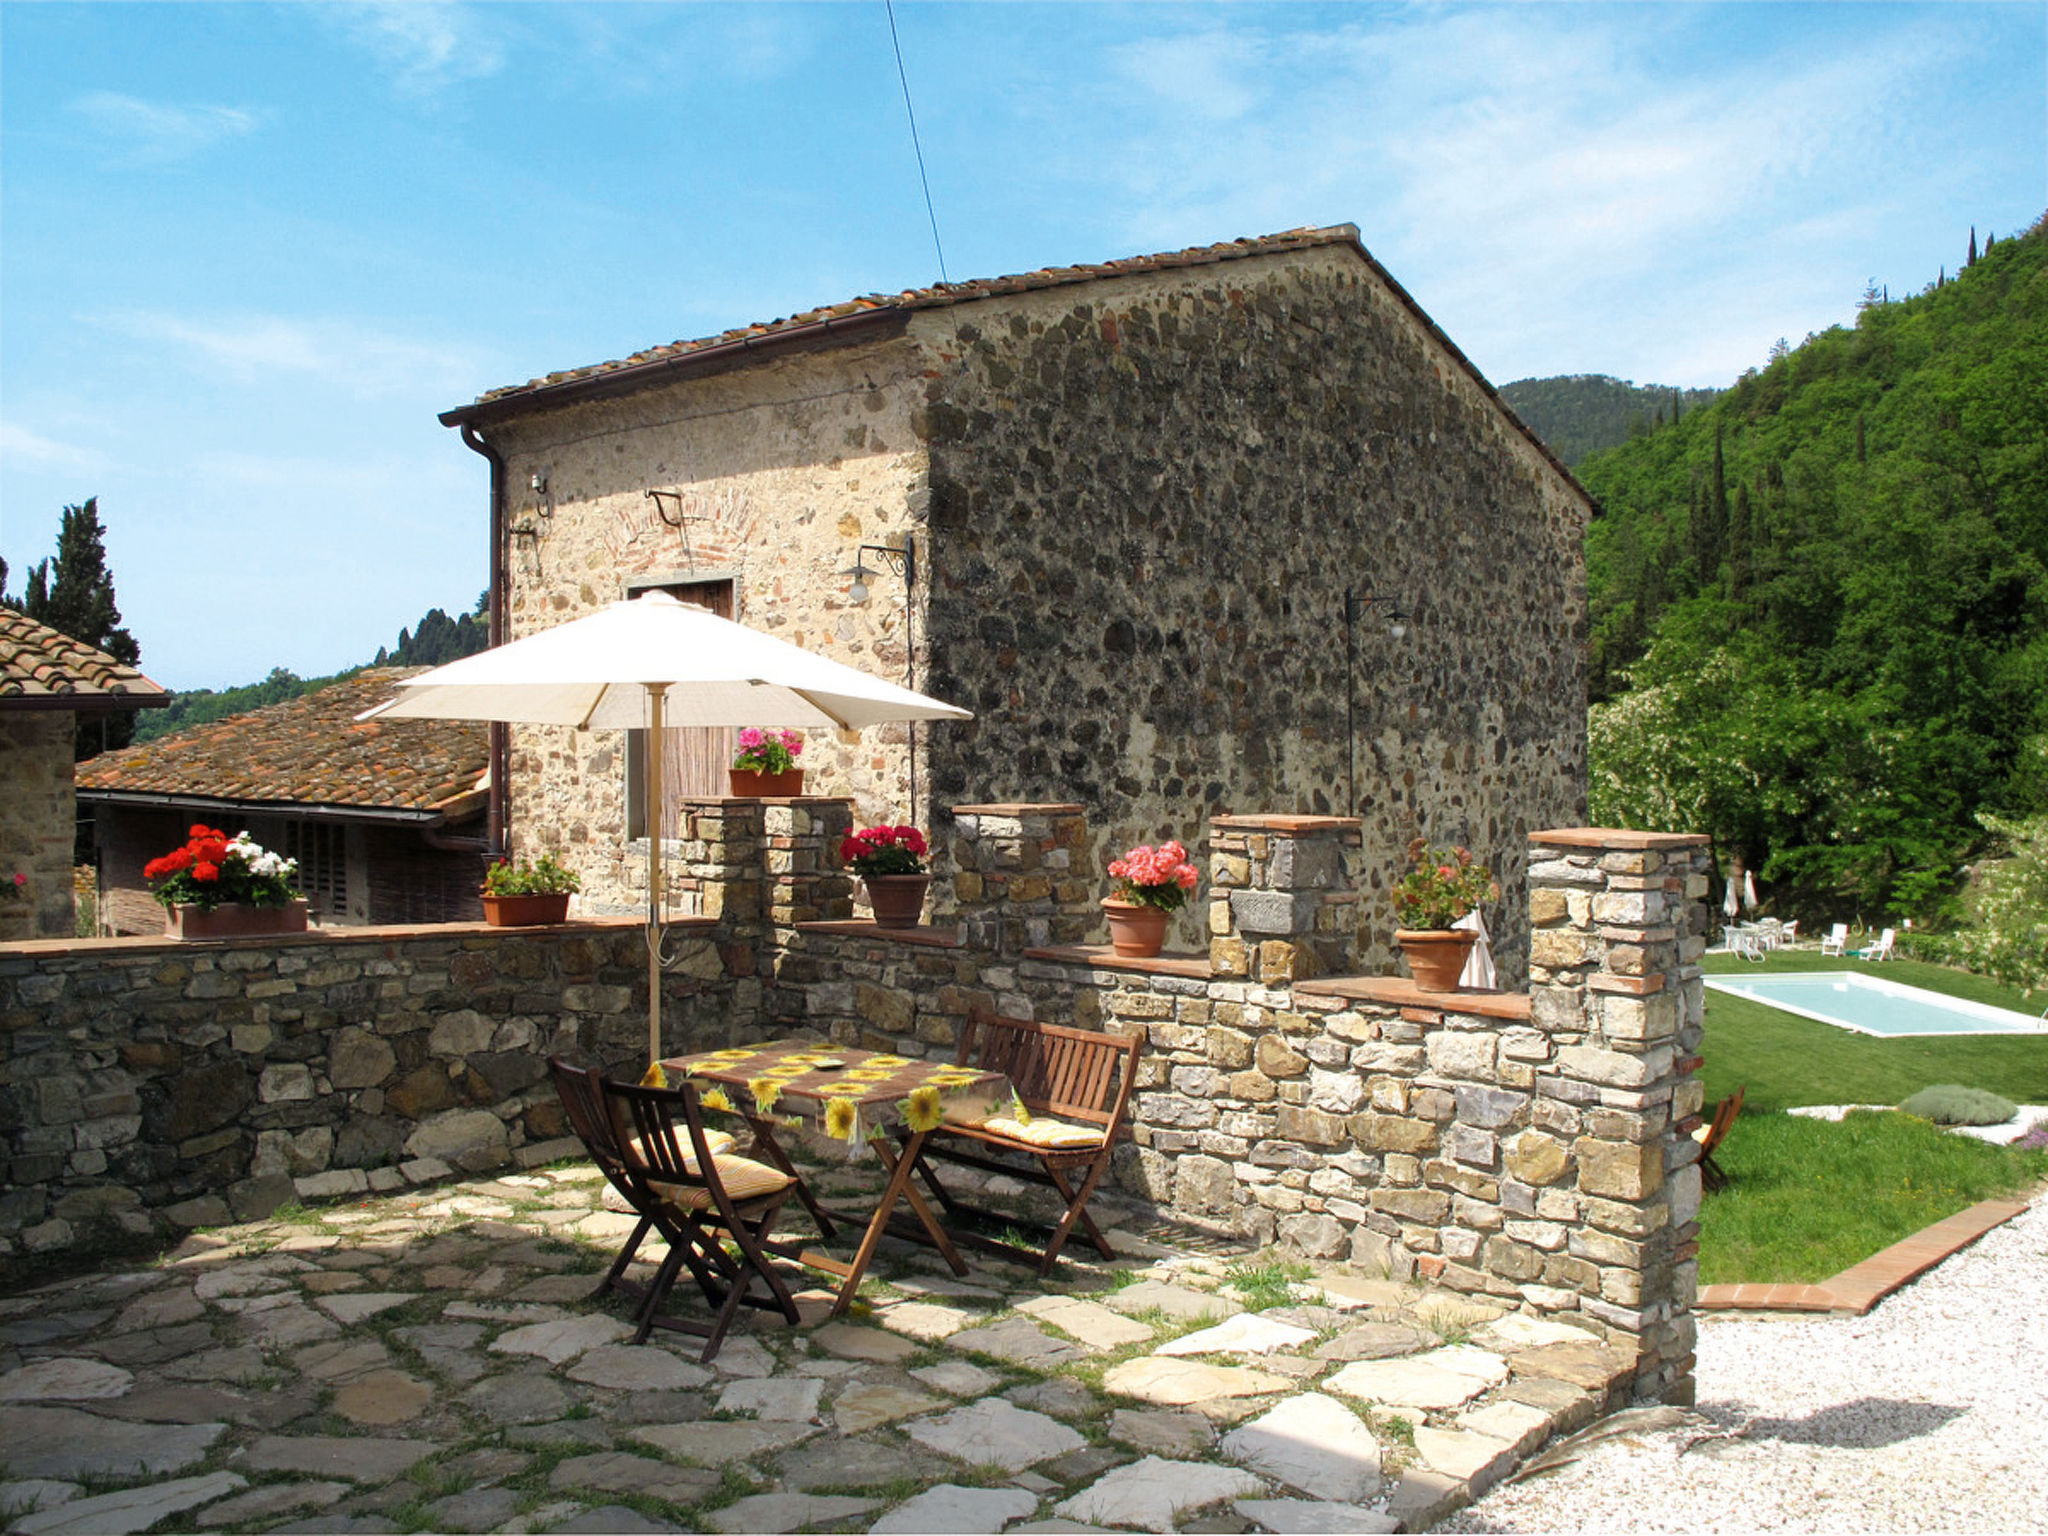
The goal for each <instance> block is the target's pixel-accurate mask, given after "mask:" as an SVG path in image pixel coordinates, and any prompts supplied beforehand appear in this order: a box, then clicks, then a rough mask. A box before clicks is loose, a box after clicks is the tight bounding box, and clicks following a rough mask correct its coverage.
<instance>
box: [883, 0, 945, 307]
mask: <svg viewBox="0 0 2048 1536" xmlns="http://www.w3.org/2000/svg"><path fill="white" fill-rule="evenodd" d="M882 8H883V9H884V10H886V11H887V12H888V13H889V42H890V45H891V46H892V47H894V48H895V50H896V78H897V79H898V80H900V81H901V82H902V83H903V110H904V112H905V114H906V115H908V117H909V118H910V147H911V149H912V151H913V152H914V153H915V154H916V155H917V184H918V185H919V186H920V187H922V188H924V212H925V217H926V218H928V219H930V220H931V221H932V249H933V250H935V251H937V252H938V253H939V281H940V282H942V283H944V282H949V281H951V279H950V278H948V277H947V276H946V248H945V246H943V245H941V244H940V243H939V216H938V214H937V212H936V211H935V210H934V209H933V208H932V184H931V181H930V179H929V178H928V177H927V176H926V175H925V173H924V146H923V145H921V144H919V143H918V141H917V108H915V107H913V106H912V105H911V104H910V76H909V75H908V74H907V73H905V71H904V68H903V42H902V40H901V39H900V38H898V37H897V36H896V3H895V0H882Z"/></svg>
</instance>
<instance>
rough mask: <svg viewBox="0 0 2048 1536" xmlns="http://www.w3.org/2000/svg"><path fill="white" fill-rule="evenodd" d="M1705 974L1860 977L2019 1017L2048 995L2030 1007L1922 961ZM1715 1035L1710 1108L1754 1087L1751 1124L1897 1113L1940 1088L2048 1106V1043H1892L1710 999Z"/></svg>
mask: <svg viewBox="0 0 2048 1536" xmlns="http://www.w3.org/2000/svg"><path fill="white" fill-rule="evenodd" d="M1704 966H1705V969H1706V970H1708V971H1709V972H1714V973H1721V974H1736V973H1739V974H1742V975H1755V974H1757V973H1758V972H1759V971H1760V970H1761V971H1762V972H1763V973H1764V974H1766V975H1769V974H1771V973H1774V972H1789V971H1807V972H1811V971H1855V970H1861V971H1865V972H1869V973H1871V974H1873V975H1881V976H1883V977H1884V978H1885V979H1886V980H1887V981H1896V982H1901V983H1903V984H1905V985H1906V986H1912V987H1923V988H1925V989H1926V990H1927V991H1929V992H1941V993H1944V994H1946V995H1947V996H1950V997H1960V998H1966V999H1968V1000H1970V1001H1972V1002H1979V1003H1989V1004H1991V1005H1992V1006H1993V1007H1997V1008H2010V1009H2012V1010H2013V1011H2014V1012H2016V1013H2028V1014H2038V1013H2039V1012H2040V1011H2041V997H2040V994H2039V993H2035V994H2034V995H2033V996H2032V997H2031V998H2029V997H2028V996H2027V995H2026V994H2024V993H2022V992H2021V991H2020V990H2019V989H2018V988H2016V987H2006V986H2001V985H2000V984H1999V983H1997V982H1994V981H1987V980H1986V979H1985V978H1984V977H1982V976H1972V975H1971V974H1970V973H1969V972H1967V971H1957V970H1951V969H1949V968H1948V967H1947V966H1941V965H1926V964H1922V963H1920V962H1918V961H1913V960H1893V961H1888V962H1887V963H1885V964H1884V965H1881V966H1872V965H1870V964H1868V963H1867V962H1865V961H1860V960H1842V959H1838V958H1836V957H1835V956H1833V955H1829V956H1825V957H1823V956H1821V955H1818V954H1815V953H1814V952H1813V951H1811V950H1789V951H1788V950H1779V951H1776V952H1774V953H1772V954H1770V955H1767V956H1766V957H1765V963H1764V965H1762V966H1761V967H1759V966H1756V965H1754V964H1752V963H1750V962H1748V961H1743V960H1736V959H1732V958H1727V957H1723V956H1718V955H1716V956H1709V957H1708V958H1707V960H1706V961H1705V962H1704ZM1706 1029H1707V1033H1706V1045H1705V1048H1704V1049H1703V1051H1702V1052H1701V1054H1702V1055H1703V1056H1704V1057H1705V1058H1706V1065H1705V1067H1704V1069H1703V1070H1702V1073H1701V1076H1702V1078H1703V1080H1704V1081H1705V1083H1706V1090H1707V1102H1708V1103H1709V1104H1712V1103H1714V1102H1715V1101H1716V1100H1718V1099H1720V1098H1722V1097H1724V1096H1726V1095H1728V1094H1731V1093H1733V1092H1734V1091H1735V1090H1736V1089H1737V1088H1738V1087H1745V1086H1746V1087H1747V1089H1748V1093H1747V1096H1746V1097H1745V1098H1744V1100H1743V1114H1744V1115H1745V1117H1746V1116H1747V1115H1748V1114H1750V1113H1751V1112H1752V1111H1753V1110H1774V1109H1789V1108H1792V1107H1793V1106H1794V1105H1800V1104H1897V1103H1900V1102H1902V1101H1903V1100H1905V1099H1907V1098H1909V1097H1911V1096H1912V1095H1913V1094H1915V1093H1918V1092H1919V1091H1920V1090H1921V1089H1922V1088H1926V1087H1929V1086H1931V1085H1932V1084H1935V1083H1960V1084H1962V1085H1963V1086H1965V1087H1968V1088H1983V1089H1987V1090H1989V1091H1990V1092H1992V1093H1998V1094H2003V1095H2004V1096H2005V1097H2006V1098H2008V1099H2011V1100H2013V1101H2014V1102H2015V1103H2018V1104H2048V1034H2042V1035H2033V1036H2027V1035H1957V1036H1952V1037H1948V1038H1942V1037H1938V1036H1919V1037H1914V1038H1909V1039H1899V1040H1886V1039H1881V1038H1879V1037H1877V1036H1874V1035H1859V1034H1856V1033H1855V1032H1854V1031H1852V1030H1847V1029H1838V1028H1836V1027H1835V1026H1834V1025H1832V1024H1823V1023H1821V1022H1820V1021H1819V1020H1817V1019H1802V1018H1800V1017H1799V1016H1798V1015H1797V1014H1791V1013H1786V1012H1785V1011H1784V1010H1782V1009H1779V1008H1770V1007H1766V1006H1765V1005H1764V1004H1762V1003H1755V1002H1751V1001H1750V1000H1749V999H1748V998H1743V997H1731V996H1729V995H1728V994H1727V993H1725V992H1715V991H1713V990H1711V989H1710V990H1709V991H1708V993H1707V1013H1706ZM1745 1128H1746V1126H1745ZM1738 1134H1739V1132H1738Z"/></svg>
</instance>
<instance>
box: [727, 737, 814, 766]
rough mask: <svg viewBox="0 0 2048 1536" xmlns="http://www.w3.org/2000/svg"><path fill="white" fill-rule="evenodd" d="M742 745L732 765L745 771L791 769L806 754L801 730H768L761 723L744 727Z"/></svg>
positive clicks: (740, 743)
mask: <svg viewBox="0 0 2048 1536" xmlns="http://www.w3.org/2000/svg"><path fill="white" fill-rule="evenodd" d="M739 746H740V749H739V751H737V752H735V753H734V754H733V759H732V765H733V767H735V768H737V769H739V770H740V771H741V772H742V773H787V772H789V771H790V769H792V768H794V767H795V766H796V760H797V759H798V758H800V757H802V756H803V755H804V738H803V733H802V732H801V731H764V730H762V729H761V727H759V726H758V725H748V726H742V727H741V728H740V733H739Z"/></svg>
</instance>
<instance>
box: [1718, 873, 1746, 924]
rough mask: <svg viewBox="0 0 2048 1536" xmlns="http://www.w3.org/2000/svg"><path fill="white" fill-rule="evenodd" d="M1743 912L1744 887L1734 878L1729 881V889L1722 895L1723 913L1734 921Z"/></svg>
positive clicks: (1730, 920) (1729, 919)
mask: <svg viewBox="0 0 2048 1536" xmlns="http://www.w3.org/2000/svg"><path fill="white" fill-rule="evenodd" d="M1741 912H1742V887H1741V886H1739V885H1737V884H1736V883H1735V882H1734V880H1732V879H1731V880H1730V881H1729V882H1728V889H1727V891H1726V892H1725V893H1724V894H1723V895H1722V897H1721V915H1722V916H1723V917H1725V918H1727V919H1728V921H1729V922H1731V923H1732V922H1734V921H1735V919H1736V918H1737V916H1739V915H1740V914H1741Z"/></svg>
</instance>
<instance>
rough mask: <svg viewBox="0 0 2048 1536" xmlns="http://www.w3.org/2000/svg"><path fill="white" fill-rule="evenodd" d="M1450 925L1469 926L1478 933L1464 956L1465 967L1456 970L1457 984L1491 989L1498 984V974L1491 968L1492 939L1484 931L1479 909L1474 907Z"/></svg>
mask: <svg viewBox="0 0 2048 1536" xmlns="http://www.w3.org/2000/svg"><path fill="white" fill-rule="evenodd" d="M1451 926H1452V927H1453V928H1469V929H1470V930H1471V931H1472V932H1474V933H1476V934H1478V935H1479V937H1478V939H1477V940H1476V941H1474V943H1473V945H1472V948H1471V950H1470V952H1468V953H1467V954H1466V956H1465V969H1464V970H1462V971H1460V972H1458V985H1459V986H1461V987H1479V988H1483V989H1484V990H1486V991H1489V992H1490V991H1492V990H1493V989H1494V988H1495V987H1497V986H1499V985H1500V976H1499V973H1498V972H1496V971H1495V970H1494V968H1493V941H1492V939H1491V938H1490V937H1489V936H1488V935H1487V932H1486V919H1485V918H1483V917H1481V916H1480V915H1479V909H1478V908H1477V907H1474V908H1473V909H1472V910H1471V911H1470V912H1467V913H1466V914H1465V915H1464V916H1463V917H1461V918H1459V919H1458V920H1457V921H1456V922H1455V923H1453V924H1451Z"/></svg>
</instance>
